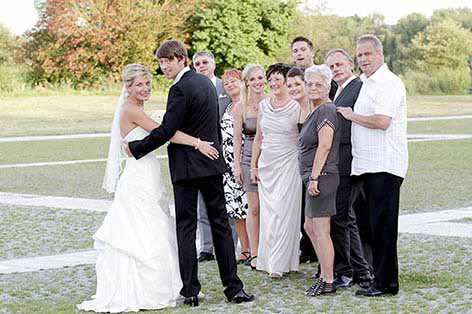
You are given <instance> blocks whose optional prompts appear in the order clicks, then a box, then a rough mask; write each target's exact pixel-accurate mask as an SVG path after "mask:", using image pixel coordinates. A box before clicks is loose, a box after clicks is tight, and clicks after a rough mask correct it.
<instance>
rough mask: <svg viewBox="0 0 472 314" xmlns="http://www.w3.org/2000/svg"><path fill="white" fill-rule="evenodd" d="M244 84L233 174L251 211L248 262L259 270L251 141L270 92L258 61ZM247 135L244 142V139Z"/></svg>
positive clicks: (247, 69) (249, 69)
mask: <svg viewBox="0 0 472 314" xmlns="http://www.w3.org/2000/svg"><path fill="white" fill-rule="evenodd" d="M242 78H243V87H242V95H241V101H240V102H239V104H238V106H239V111H240V114H239V115H237V116H235V117H234V175H235V177H236V180H237V181H238V183H239V184H242V186H243V189H244V191H246V195H247V199H248V203H249V212H248V216H247V218H246V227H247V232H248V236H249V247H250V249H251V258H250V259H249V260H248V262H247V264H248V265H249V266H251V268H252V269H256V261H257V260H256V258H257V254H258V247H259V193H258V190H257V184H255V183H253V182H251V169H250V162H251V157H252V143H253V140H254V134H255V133H256V121H257V108H258V105H259V102H261V101H262V100H264V99H265V98H266V97H267V95H266V94H265V93H264V85H265V71H264V68H263V67H262V66H261V65H259V64H248V65H247V66H246V67H245V68H244V71H243V74H242ZM243 135H244V144H243V143H242V142H243V140H242V139H243Z"/></svg>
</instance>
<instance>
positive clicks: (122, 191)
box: [77, 127, 182, 313]
mask: <svg viewBox="0 0 472 314" xmlns="http://www.w3.org/2000/svg"><path fill="white" fill-rule="evenodd" d="M147 134H148V133H147V132H146V131H145V130H144V129H142V128H140V127H137V128H135V129H133V130H132V131H131V132H130V133H129V134H128V135H127V136H126V138H125V140H127V141H133V140H139V139H142V138H143V137H145V136H146V135H147ZM165 199H166V193H165V189H164V186H163V182H162V179H161V169H160V165H159V160H158V159H157V158H156V156H155V155H154V154H153V153H150V154H148V155H146V156H145V157H143V158H141V159H139V160H135V159H134V158H127V159H126V165H125V168H124V170H123V173H122V174H121V176H120V179H119V182H118V186H117V190H116V193H115V198H114V200H113V203H112V206H111V208H110V210H109V211H108V213H107V215H106V217H105V219H104V221H103V223H102V225H101V226H100V228H99V229H98V231H97V232H96V233H95V235H94V236H93V238H94V240H95V243H94V248H95V249H98V250H99V255H98V260H97V264H96V274H97V290H96V295H95V296H93V297H92V300H90V301H85V302H83V303H81V304H79V305H77V308H78V309H81V310H86V311H95V312H111V313H118V312H131V311H133V312H137V311H139V310H144V309H160V308H164V307H169V306H176V305H178V304H180V303H182V297H181V296H180V294H179V292H180V289H181V288H182V281H181V279H180V272H179V263H178V254H177V239H176V231H175V230H176V229H175V218H174V217H173V216H172V215H171V212H170V210H169V207H168V206H166V201H165Z"/></svg>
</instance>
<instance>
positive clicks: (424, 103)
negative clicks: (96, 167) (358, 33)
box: [0, 91, 472, 137]
mask: <svg viewBox="0 0 472 314" xmlns="http://www.w3.org/2000/svg"><path fill="white" fill-rule="evenodd" d="M118 95H119V91H116V93H115V94H113V95H109V94H107V93H105V94H102V95H87V94H85V95H84V94H83V93H82V94H80V93H79V94H73V95H64V94H58V95H56V96H15V97H0V107H1V108H2V110H1V111H0V136H2V137H4V136H22V135H23V136H24V135H48V134H75V133H96V132H108V131H109V128H110V125H111V120H112V115H113V112H114V109H115V104H116V100H117V98H118ZM166 97H167V96H166V94H164V93H162V92H155V94H154V95H153V97H152V100H151V101H149V102H148V103H146V110H148V111H149V112H152V111H154V110H156V109H164V108H165V99H166ZM465 114H472V96H411V97H408V116H409V117H421V116H445V115H465Z"/></svg>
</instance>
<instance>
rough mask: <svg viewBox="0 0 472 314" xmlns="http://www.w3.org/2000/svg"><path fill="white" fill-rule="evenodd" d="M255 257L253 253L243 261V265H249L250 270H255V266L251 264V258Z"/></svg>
mask: <svg viewBox="0 0 472 314" xmlns="http://www.w3.org/2000/svg"><path fill="white" fill-rule="evenodd" d="M256 258H257V255H254V256H251V257H250V258H248V259H247V260H246V262H245V263H244V265H247V266H249V267H251V269H252V270H256V266H254V265H252V263H251V262H252V260H254V259H256Z"/></svg>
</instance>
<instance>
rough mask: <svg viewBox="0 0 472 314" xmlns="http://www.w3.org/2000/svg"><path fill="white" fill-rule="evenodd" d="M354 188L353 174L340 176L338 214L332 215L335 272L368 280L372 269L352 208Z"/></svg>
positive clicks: (339, 274) (337, 200) (337, 194)
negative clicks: (367, 259)
mask: <svg viewBox="0 0 472 314" xmlns="http://www.w3.org/2000/svg"><path fill="white" fill-rule="evenodd" d="M352 188H353V179H352V178H351V176H340V181H339V186H338V190H337V193H336V215H334V216H332V217H331V239H332V241H333V246H334V272H335V274H336V276H347V277H356V278H357V279H359V280H362V281H367V280H369V278H370V271H369V265H368V264H367V262H366V260H365V259H364V252H363V250H362V245H361V240H360V237H359V230H358V229H357V222H356V216H355V213H354V210H353V208H352V195H353V193H352V192H353V191H352Z"/></svg>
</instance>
